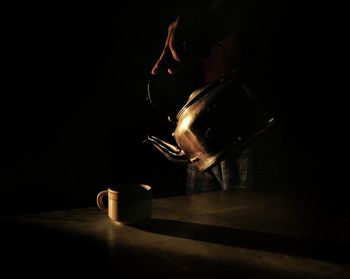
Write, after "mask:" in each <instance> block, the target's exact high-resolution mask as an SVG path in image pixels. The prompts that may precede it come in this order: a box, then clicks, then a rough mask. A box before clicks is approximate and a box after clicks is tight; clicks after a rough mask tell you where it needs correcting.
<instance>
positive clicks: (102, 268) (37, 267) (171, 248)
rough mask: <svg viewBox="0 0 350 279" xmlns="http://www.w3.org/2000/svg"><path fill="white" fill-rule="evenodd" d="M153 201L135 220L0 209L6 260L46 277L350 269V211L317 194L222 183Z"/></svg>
mask: <svg viewBox="0 0 350 279" xmlns="http://www.w3.org/2000/svg"><path fill="white" fill-rule="evenodd" d="M152 210H153V213H152V218H151V219H150V220H148V221H146V222H144V223H141V224H137V225H120V224H117V223H114V222H113V221H111V220H110V219H108V217H107V215H106V214H105V213H103V212H101V211H100V210H99V209H97V207H89V208H76V209H70V210H64V211H54V212H43V213H37V214H28V215H19V216H9V217H2V218H1V222H2V235H3V237H2V253H3V258H4V259H5V260H3V261H2V269H3V268H5V270H6V269H7V268H8V269H9V271H10V272H11V275H12V276H15V275H16V274H17V273H18V274H19V273H22V272H24V273H25V274H26V275H30V274H33V275H34V276H40V275H42V276H43V277H46V278H50V276H51V275H58V274H60V275H63V276H66V275H67V276H68V275H76V276H82V275H85V274H87V275H89V274H93V273H94V272H96V271H98V272H100V273H101V274H115V275H116V277H115V278H124V277H125V276H126V275H129V276H133V275H137V276H138V275H144V276H146V277H147V276H157V275H159V276H162V277H164V276H165V277H164V278H168V277H170V278H179V276H181V277H184V276H185V277H187V276H188V277H193V276H200V277H205V278H207V277H210V278H217V276H229V277H228V278H258V277H259V278H350V267H349V262H350V260H349V259H350V250H349V247H350V245H349V244H350V241H349V240H350V220H349V218H347V217H349V216H350V215H347V213H344V212H343V214H339V212H336V214H332V215H331V216H327V215H325V214H324V213H325V211H322V210H321V207H320V206H319V204H313V202H312V200H309V201H304V202H301V201H300V200H296V199H291V198H287V197H285V196H277V195H271V194H263V193H257V192H249V191H236V192H231V191H225V192H212V193H204V194H196V195H191V196H175V197H166V198H159V199H154V200H153V209H152ZM328 215H329V214H328ZM117 275H118V276H119V275H125V276H123V277H117ZM213 276H215V277H213ZM181 277H180V278H181ZM79 278H81V277H79ZM148 278H149V277H148Z"/></svg>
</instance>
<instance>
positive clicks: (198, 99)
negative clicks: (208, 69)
mask: <svg viewBox="0 0 350 279" xmlns="http://www.w3.org/2000/svg"><path fill="white" fill-rule="evenodd" d="M273 122H274V117H273V116H272V115H270V114H269V112H268V111H267V110H266V109H265V108H264V107H263V106H262V105H261V103H260V102H259V101H258V100H257V98H256V97H255V96H254V95H253V94H252V93H251V92H250V91H249V90H248V89H247V88H246V87H245V86H244V85H242V84H241V82H240V81H239V80H238V79H237V78H235V77H234V76H232V77H228V78H223V79H220V80H217V81H214V82H211V83H209V84H206V85H204V86H202V87H201V88H199V89H197V90H194V91H193V92H192V93H191V95H190V96H189V98H188V100H187V102H186V104H185V105H184V106H183V107H182V108H181V109H180V111H179V112H178V113H177V115H176V119H175V124H176V128H175V131H174V132H173V137H174V139H175V142H176V143H174V144H171V143H168V142H166V141H164V140H161V139H159V138H157V137H155V136H148V137H147V139H146V140H145V142H150V143H152V144H153V146H154V147H155V148H156V149H158V150H159V151H160V152H161V153H162V154H163V155H164V156H165V157H166V158H167V159H169V160H171V161H173V162H175V163H180V164H187V163H192V164H194V165H195V166H196V167H197V168H198V169H199V170H200V171H206V170H208V169H209V168H211V167H212V166H214V165H216V164H217V163H218V162H219V161H220V160H222V159H223V158H224V157H225V154H226V153H227V152H228V151H230V150H232V149H234V150H236V151H237V152H240V151H241V150H242V149H243V148H244V147H246V145H247V144H248V143H249V142H250V140H252V139H253V138H255V137H256V136H258V135H259V134H261V133H262V132H263V131H264V130H265V129H266V128H268V127H269V126H271V124H272V123H273Z"/></svg>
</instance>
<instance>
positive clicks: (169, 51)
mask: <svg viewBox="0 0 350 279" xmlns="http://www.w3.org/2000/svg"><path fill="white" fill-rule="evenodd" d="M177 22H178V19H177V20H176V21H174V22H173V23H172V24H170V26H169V28H168V35H167V39H166V41H165V45H164V48H163V51H162V53H161V55H160V57H159V59H158V60H157V62H156V63H155V65H154V66H153V68H152V70H151V74H152V75H156V74H158V73H160V72H162V71H165V70H166V71H167V72H168V73H169V74H174V73H176V72H177V71H178V70H179V67H180V62H181V58H180V54H179V51H178V47H177V45H176V41H175V33H176V28H177Z"/></svg>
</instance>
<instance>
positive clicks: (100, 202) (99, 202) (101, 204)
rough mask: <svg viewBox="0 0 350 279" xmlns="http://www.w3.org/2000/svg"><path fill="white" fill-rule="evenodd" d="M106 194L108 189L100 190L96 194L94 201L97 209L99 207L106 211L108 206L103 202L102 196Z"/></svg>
mask: <svg viewBox="0 0 350 279" xmlns="http://www.w3.org/2000/svg"><path fill="white" fill-rule="evenodd" d="M107 195H108V190H104V191H101V192H99V193H98V194H97V197H96V203H97V206H98V208H99V209H101V210H102V211H104V212H108V208H107V206H106V205H105V203H104V202H103V197H104V196H107Z"/></svg>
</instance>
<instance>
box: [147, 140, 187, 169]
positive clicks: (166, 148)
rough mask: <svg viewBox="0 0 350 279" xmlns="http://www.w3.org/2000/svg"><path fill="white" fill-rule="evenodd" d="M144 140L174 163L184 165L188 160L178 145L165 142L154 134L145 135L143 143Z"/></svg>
mask: <svg viewBox="0 0 350 279" xmlns="http://www.w3.org/2000/svg"><path fill="white" fill-rule="evenodd" d="M145 142H150V143H152V145H153V146H154V147H155V148H157V149H158V150H159V151H160V152H161V153H162V154H163V155H164V156H165V157H166V158H167V159H168V160H170V161H172V162H174V163H177V164H181V165H184V164H188V163H189V162H190V161H189V159H188V158H187V157H186V155H185V153H184V151H183V150H182V149H180V148H179V147H178V146H175V145H173V144H171V143H168V142H165V141H163V140H161V139H159V138H157V137H155V136H147V138H146V139H145V140H144V143H145Z"/></svg>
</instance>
